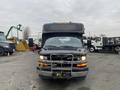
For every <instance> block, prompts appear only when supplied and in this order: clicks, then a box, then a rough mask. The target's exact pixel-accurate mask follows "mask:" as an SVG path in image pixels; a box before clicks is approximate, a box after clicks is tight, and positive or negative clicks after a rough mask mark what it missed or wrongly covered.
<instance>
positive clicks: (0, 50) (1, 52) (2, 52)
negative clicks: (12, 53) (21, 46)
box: [0, 47, 4, 56]
mask: <svg viewBox="0 0 120 90" xmlns="http://www.w3.org/2000/svg"><path fill="white" fill-rule="evenodd" d="M3 55H4V49H3V48H1V47H0V56H3Z"/></svg>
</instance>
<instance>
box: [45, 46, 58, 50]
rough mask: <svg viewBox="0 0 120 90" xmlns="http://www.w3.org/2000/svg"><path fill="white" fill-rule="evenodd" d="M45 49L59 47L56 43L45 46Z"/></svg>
mask: <svg viewBox="0 0 120 90" xmlns="http://www.w3.org/2000/svg"><path fill="white" fill-rule="evenodd" d="M43 48H44V49H49V48H58V47H57V46H54V45H46V46H45V47H43Z"/></svg>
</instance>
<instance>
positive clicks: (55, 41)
mask: <svg viewBox="0 0 120 90" xmlns="http://www.w3.org/2000/svg"><path fill="white" fill-rule="evenodd" d="M49 47H50V48H51V47H53V48H55V47H57V48H58V47H63V48H68V47H70V48H81V47H82V42H81V40H80V39H79V38H76V37H52V38H49V39H47V40H46V42H45V45H44V48H49Z"/></svg>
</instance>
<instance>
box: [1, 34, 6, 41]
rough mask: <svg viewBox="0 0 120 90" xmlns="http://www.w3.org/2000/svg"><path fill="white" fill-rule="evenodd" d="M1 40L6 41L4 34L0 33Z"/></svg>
mask: <svg viewBox="0 0 120 90" xmlns="http://www.w3.org/2000/svg"><path fill="white" fill-rule="evenodd" d="M2 41H6V38H5V36H4V35H2V34H0V42H2Z"/></svg>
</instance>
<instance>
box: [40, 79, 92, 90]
mask: <svg viewBox="0 0 120 90" xmlns="http://www.w3.org/2000/svg"><path fill="white" fill-rule="evenodd" d="M41 82H42V83H41ZM78 83H79V84H78ZM84 83H85V80H83V79H82V78H81V79H71V80H52V79H50V80H41V79H40V83H39V85H40V87H39V90H41V88H42V90H68V89H67V88H69V90H90V88H88V87H83V86H82V85H83V84H84ZM41 84H42V85H41ZM73 84H74V85H76V84H78V85H76V86H77V87H79V88H77V89H75V88H74V87H72V86H71V85H73ZM80 85H81V86H80Z"/></svg>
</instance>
